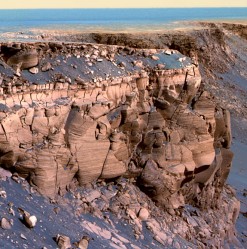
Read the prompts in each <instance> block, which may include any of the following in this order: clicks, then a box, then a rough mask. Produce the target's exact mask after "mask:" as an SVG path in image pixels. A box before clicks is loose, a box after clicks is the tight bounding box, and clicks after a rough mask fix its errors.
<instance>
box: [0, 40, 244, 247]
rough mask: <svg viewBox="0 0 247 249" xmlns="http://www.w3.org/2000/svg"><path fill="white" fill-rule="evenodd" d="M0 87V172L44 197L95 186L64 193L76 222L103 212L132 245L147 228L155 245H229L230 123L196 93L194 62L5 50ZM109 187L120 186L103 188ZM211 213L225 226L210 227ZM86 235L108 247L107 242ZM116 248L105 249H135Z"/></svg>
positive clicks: (163, 53)
mask: <svg viewBox="0 0 247 249" xmlns="http://www.w3.org/2000/svg"><path fill="white" fill-rule="evenodd" d="M0 81H1V86H0V108H1V109H0V110H1V112H0V120H1V126H0V166H1V168H3V169H5V170H8V171H11V172H12V173H14V174H16V173H17V175H18V177H21V179H22V180H23V181H24V182H26V181H28V182H29V183H30V185H31V186H32V187H34V189H36V190H37V191H38V192H39V193H41V194H42V195H44V196H46V197H49V198H51V199H54V198H56V197H57V196H58V195H60V196H63V195H64V194H65V193H66V191H68V190H69V191H71V189H73V186H74V185H76V186H78V185H80V186H81V187H83V189H85V191H87V190H88V189H90V187H89V186H94V187H93V190H90V192H89V193H88V194H86V193H83V194H82V193H79V194H76V190H74V191H72V193H73V196H74V198H76V199H77V200H78V201H77V202H76V203H74V205H75V207H77V209H76V210H77V211H75V213H76V214H78V215H81V214H82V213H87V212H93V213H94V215H96V216H98V217H101V218H102V217H103V213H104V212H106V211H109V210H110V211H111V212H112V213H113V214H114V213H115V215H117V216H118V217H119V218H121V217H126V219H127V220H129V221H131V222H130V223H131V224H132V225H133V229H134V231H135V234H136V238H137V239H138V238H141V239H143V240H144V239H145V236H144V237H142V236H141V235H142V234H143V233H145V232H144V231H143V222H145V224H146V227H147V228H148V229H149V230H150V231H151V232H152V234H153V236H154V237H153V238H154V239H155V240H156V241H158V243H160V244H161V245H168V246H170V247H174V248H181V247H182V248H183V246H181V245H182V244H183V243H182V242H181V241H182V240H188V241H190V242H188V246H189V244H190V246H191V247H192V248H193V245H194V246H199V247H200V248H220V247H223V246H224V245H226V244H228V243H230V244H231V243H235V244H237V245H238V241H237V239H236V238H235V229H234V224H235V222H236V219H237V216H238V213H239V210H240V205H239V202H238V201H237V199H236V198H235V197H234V194H233V191H232V190H231V189H230V188H225V187H224V186H225V181H226V179H227V176H228V174H229V171H230V168H231V162H232V158H233V153H232V152H231V150H230V144H231V137H232V136H231V122H230V113H229V111H228V110H226V109H224V108H222V107H220V106H219V105H218V104H217V103H216V101H215V99H214V97H213V96H212V95H211V94H210V93H209V92H208V91H206V90H205V87H204V86H203V85H201V74H200V72H199V68H198V62H197V61H196V59H195V58H192V59H190V58H189V57H186V56H184V55H182V54H181V53H179V52H177V51H176V50H170V49H169V50H167V49H166V50H162V49H134V48H129V47H123V46H107V45H95V44H79V43H78V44H76V43H73V44H69V43H68V44H67V43H51V42H50V43H43V42H42V43H30V44H29V43H12V44H10V43H8V44H7V43H6V44H5V43H3V44H1V61H0ZM4 174H5V175H7V173H5V171H4ZM5 177H8V176H5ZM24 179H26V180H24ZM119 179H120V180H119ZM123 179H125V180H123ZM115 181H116V183H118V184H119V186H120V187H119V186H118V188H117V189H114V187H111V186H108V183H109V182H115ZM118 181H119V182H118ZM125 181H126V182H125ZM95 184H99V186H97V188H96V187H95ZM106 186H107V188H106ZM3 191H4V190H3ZM84 195H85V196H84ZM68 198H69V197H68ZM154 203H155V204H156V205H155V204H154ZM192 207H193V208H192ZM222 207H223V208H222ZM192 209H193V210H192ZM159 210H162V211H159ZM200 210H204V212H201V211H200ZM213 210H219V211H218V214H219V215H220V217H224V219H223V220H222V221H220V222H219V224H217V225H218V226H217V225H216V224H215V219H217V218H216V217H217V213H215V212H213ZM159 212H161V213H160V216H161V217H162V219H161V220H160V221H159V220H158V218H157V217H159ZM198 212H199V213H200V214H198ZM192 213H195V215H194V216H195V217H193V218H192V217H191V214H192ZM196 217H199V218H196ZM170 222H172V225H171V226H168V225H167V223H170ZM82 223H83V222H82ZM86 223H87V226H88V224H89V223H88V222H86ZM86 223H85V224H84V223H83V226H86ZM5 224H7V223H6V222H5ZM202 224H203V225H202ZM5 226H6V225H5ZM90 226H91V225H90ZM90 226H89V231H90V232H92V233H93V232H94V233H95V231H98V232H99V233H100V234H101V233H102V234H103V235H102V236H103V237H104V239H108V240H112V241H113V242H111V243H113V244H114V243H115V242H114V239H113V237H112V234H113V232H109V231H106V232H105V233H104V230H102V229H100V228H97V227H93V228H92V227H91V228H90ZM166 226H168V227H167V233H164V232H162V231H163V230H164V228H165V227H166ZM34 229H35V228H34ZM101 230H102V231H101ZM171 232H173V233H174V234H178V235H179V239H177V240H176V239H174V237H172V235H171ZM54 236H56V235H54ZM61 236H62V237H61ZM119 236H120V235H119ZM22 237H23V236H22ZM60 237H61V238H63V235H60ZM115 237H118V236H115ZM115 237H114V238H115ZM77 239H78V240H77V241H79V238H77ZM117 239H119V238H115V240H117ZM227 240H228V241H227ZM120 241H121V243H123V245H122V244H121V243H120V242H116V243H115V244H118V247H115V245H114V246H113V244H112V245H111V246H112V247H115V248H137V247H128V246H126V245H125V244H124V243H127V242H126V241H125V240H124V239H122V240H121V239H120ZM46 243H51V244H52V242H51V241H49V242H46ZM61 243H62V242H61ZM119 243H120V244H119ZM127 244H128V243H127ZM89 245H90V242H89ZM150 248H152V247H150ZM185 248H189V247H185Z"/></svg>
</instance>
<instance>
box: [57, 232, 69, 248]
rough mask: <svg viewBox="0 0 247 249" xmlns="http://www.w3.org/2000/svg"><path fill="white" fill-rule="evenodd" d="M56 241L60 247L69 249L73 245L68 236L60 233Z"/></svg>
mask: <svg viewBox="0 0 247 249" xmlns="http://www.w3.org/2000/svg"><path fill="white" fill-rule="evenodd" d="M56 242H57V245H58V247H59V248H60V249H67V248H70V247H71V243H70V238H69V237H68V236H65V235H60V234H58V235H57V236H56Z"/></svg>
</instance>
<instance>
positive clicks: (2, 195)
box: [0, 190, 7, 199]
mask: <svg viewBox="0 0 247 249" xmlns="http://www.w3.org/2000/svg"><path fill="white" fill-rule="evenodd" d="M0 197H2V198H4V199H6V198H7V193H6V191H4V190H1V191H0Z"/></svg>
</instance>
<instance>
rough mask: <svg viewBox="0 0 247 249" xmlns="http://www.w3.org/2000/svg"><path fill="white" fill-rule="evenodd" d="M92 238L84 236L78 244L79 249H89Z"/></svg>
mask: <svg viewBox="0 0 247 249" xmlns="http://www.w3.org/2000/svg"><path fill="white" fill-rule="evenodd" d="M89 240H90V238H89V237H88V236H83V237H82V239H81V240H80V241H79V242H78V243H77V245H76V246H77V247H78V248H79V249H87V248H88V243H89Z"/></svg>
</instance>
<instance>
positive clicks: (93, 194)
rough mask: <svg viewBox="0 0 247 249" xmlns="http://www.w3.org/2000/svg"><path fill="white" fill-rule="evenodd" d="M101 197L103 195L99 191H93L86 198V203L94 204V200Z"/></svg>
mask: <svg viewBox="0 0 247 249" xmlns="http://www.w3.org/2000/svg"><path fill="white" fill-rule="evenodd" d="M100 196H101V193H100V192H99V191H98V190H93V191H91V192H90V193H89V194H88V195H87V196H86V201H87V202H92V201H93V200H95V199H98V198H99V197H100Z"/></svg>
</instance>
